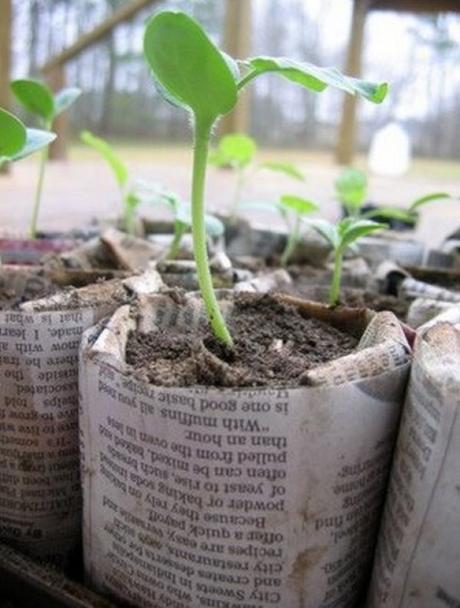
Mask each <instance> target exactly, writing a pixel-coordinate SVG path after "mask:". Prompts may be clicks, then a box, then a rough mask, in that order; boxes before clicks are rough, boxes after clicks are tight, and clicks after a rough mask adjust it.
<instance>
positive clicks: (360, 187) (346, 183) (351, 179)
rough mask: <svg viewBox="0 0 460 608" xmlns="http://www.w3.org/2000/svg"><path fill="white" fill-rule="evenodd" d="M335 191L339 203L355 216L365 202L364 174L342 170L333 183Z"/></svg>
mask: <svg viewBox="0 0 460 608" xmlns="http://www.w3.org/2000/svg"><path fill="white" fill-rule="evenodd" d="M335 189H336V192H337V196H338V199H339V201H340V202H341V203H342V204H343V205H344V206H345V207H346V208H347V210H348V212H349V213H351V214H353V213H354V214H356V212H357V211H358V210H359V209H360V208H361V207H362V206H363V204H364V203H365V202H366V197H367V177H366V174H365V173H364V172H363V171H359V170H358V169H351V168H347V169H344V170H343V171H342V173H341V174H340V175H339V177H338V178H337V179H336V181H335Z"/></svg>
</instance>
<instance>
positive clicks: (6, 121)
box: [0, 108, 56, 167]
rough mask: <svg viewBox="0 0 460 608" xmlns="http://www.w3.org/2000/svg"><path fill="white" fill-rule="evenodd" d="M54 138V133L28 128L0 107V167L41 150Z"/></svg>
mask: <svg viewBox="0 0 460 608" xmlns="http://www.w3.org/2000/svg"><path fill="white" fill-rule="evenodd" d="M54 139H56V135H55V134H54V133H49V132H47V131H41V130H40V129H28V128H26V127H25V126H24V124H23V123H22V122H21V121H20V120H19V118H16V116H14V115H13V114H11V113H10V112H8V111H7V110H4V109H3V108H0V167H1V166H2V165H3V164H4V163H6V162H13V161H17V160H21V158H25V157H26V156H29V155H30V154H33V153H34V152H37V151H38V150H41V149H42V148H44V147H45V146H48V145H49V144H50V143H51V142H52V141H53V140H54Z"/></svg>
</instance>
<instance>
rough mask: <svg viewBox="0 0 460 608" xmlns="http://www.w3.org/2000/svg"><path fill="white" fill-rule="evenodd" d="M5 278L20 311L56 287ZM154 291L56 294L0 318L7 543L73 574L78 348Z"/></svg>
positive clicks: (0, 509)
mask: <svg viewBox="0 0 460 608" xmlns="http://www.w3.org/2000/svg"><path fill="white" fill-rule="evenodd" d="M0 277H1V287H2V292H1V293H2V295H3V296H5V297H7V296H9V295H10V294H11V293H13V294H16V297H17V299H18V300H19V301H21V300H27V297H28V296H29V294H31V293H33V294H38V293H40V291H42V292H44V293H46V291H47V289H48V288H50V287H51V286H50V282H49V279H48V278H47V277H46V275H45V276H43V275H41V274H39V273H38V272H36V273H33V271H32V270H31V271H29V274H25V272H24V270H23V269H22V270H21V269H18V270H11V269H10V270H8V269H6V268H3V269H2V270H1V271H0ZM155 281H158V279H157V275H156V274H155V276H151V277H150V279H149V280H147V278H146V277H133V278H131V279H127V280H125V281H123V282H122V281H119V280H115V281H110V282H105V283H98V284H95V285H90V286H87V287H84V288H81V289H73V290H72V289H66V290H60V291H59V290H58V292H57V293H54V291H55V289H53V288H51V292H53V295H50V296H48V297H44V298H42V299H38V300H32V301H26V302H24V303H22V304H19V306H17V307H16V308H14V309H10V310H8V309H6V310H1V311H0V336H1V354H0V383H1V386H2V391H1V396H0V424H1V441H0V462H1V476H2V483H1V486H0V530H1V532H0V540H1V541H4V542H5V543H8V544H11V545H12V546H15V547H16V548H18V549H20V550H22V551H24V552H25V553H28V554H30V555H33V556H35V557H37V558H39V559H41V560H43V561H49V562H52V563H54V564H56V565H57V566H60V567H61V568H66V567H67V566H68V565H69V561H70V559H71V557H72V556H73V554H74V553H75V551H76V548H77V547H78V546H79V543H80V529H81V496H80V482H79V453H78V349H79V344H80V338H81V335H82V333H83V331H84V330H85V329H86V328H87V327H90V326H91V325H93V324H94V322H96V321H97V320H98V319H100V318H101V317H104V316H106V315H108V314H110V313H111V312H112V311H113V310H114V309H116V307H117V306H119V305H120V304H121V303H123V302H127V301H130V300H131V299H132V298H133V297H134V294H135V293H136V292H137V291H138V290H139V289H144V290H148V289H150V288H151V287H152V286H154V285H155ZM156 284H158V282H157V283H156ZM5 297H4V300H5ZM35 297H37V295H35Z"/></svg>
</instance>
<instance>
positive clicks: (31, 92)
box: [11, 79, 81, 238]
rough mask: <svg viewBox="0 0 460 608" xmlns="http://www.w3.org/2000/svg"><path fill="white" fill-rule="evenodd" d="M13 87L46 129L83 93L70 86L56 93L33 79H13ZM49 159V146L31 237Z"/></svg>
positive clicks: (44, 156) (44, 153)
mask: <svg viewBox="0 0 460 608" xmlns="http://www.w3.org/2000/svg"><path fill="white" fill-rule="evenodd" d="M11 89H12V91H13V93H14V95H15V97H16V99H17V100H18V101H19V103H20V104H21V105H22V106H23V107H24V108H25V109H26V110H27V111H29V112H31V113H32V114H35V115H36V116H38V118H39V119H40V126H41V127H42V128H43V129H45V130H46V131H50V130H51V128H52V126H53V122H54V120H55V119H56V118H57V117H58V116H59V114H62V112H64V111H65V110H67V109H68V108H69V107H70V106H71V105H72V104H73V102H74V101H75V100H76V99H77V97H79V96H80V94H81V91H80V89H77V88H74V87H69V88H66V89H62V91H59V92H58V93H56V95H55V94H54V93H53V92H52V91H51V89H50V88H49V87H48V86H47V85H46V84H45V83H44V82H40V81H39V80H32V79H19V80H13V81H12V83H11ZM47 160H48V147H44V148H43V151H42V154H41V159H40V167H39V174H38V182H37V188H36V192H35V201H34V207H33V212H32V219H31V224H30V236H31V238H35V236H36V234H37V219H38V212H39V209H40V201H41V196H42V190H43V178H44V175H45V166H46V161H47Z"/></svg>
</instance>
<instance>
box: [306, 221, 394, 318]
mask: <svg viewBox="0 0 460 608" xmlns="http://www.w3.org/2000/svg"><path fill="white" fill-rule="evenodd" d="M308 224H309V225H310V226H312V228H314V229H315V230H316V231H317V232H318V233H319V234H320V235H321V236H322V237H324V238H325V239H326V241H328V243H329V244H330V245H331V247H332V249H333V252H334V270H333V273H332V280H331V287H330V290H329V304H330V305H331V306H335V305H336V304H338V302H339V298H340V284H341V280H342V263H343V255H344V253H345V251H346V249H347V248H348V247H350V246H351V245H353V244H354V243H355V242H356V241H358V240H359V239H360V238H362V237H363V236H366V235H367V234H370V233H371V232H376V231H377V230H382V229H383V228H386V227H387V226H386V224H378V223H377V222H373V221H372V220H366V219H362V218H359V217H346V218H345V219H343V220H341V221H339V222H338V223H337V224H332V223H331V222H328V221H326V220H310V221H309V222H308Z"/></svg>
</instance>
